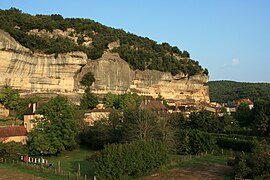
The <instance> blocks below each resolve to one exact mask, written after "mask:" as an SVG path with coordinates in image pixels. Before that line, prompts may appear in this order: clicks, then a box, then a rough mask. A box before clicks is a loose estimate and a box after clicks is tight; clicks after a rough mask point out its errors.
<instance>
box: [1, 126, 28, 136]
mask: <svg viewBox="0 0 270 180" xmlns="http://www.w3.org/2000/svg"><path fill="white" fill-rule="evenodd" d="M12 136H26V129H25V127H24V126H7V127H0V138H4V137H12Z"/></svg>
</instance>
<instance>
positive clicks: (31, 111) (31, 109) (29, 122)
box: [23, 102, 43, 132]
mask: <svg viewBox="0 0 270 180" xmlns="http://www.w3.org/2000/svg"><path fill="white" fill-rule="evenodd" d="M37 106H38V103H37V102H35V103H30V104H29V105H28V109H27V110H26V112H25V113H24V116H23V125H24V127H25V128H26V131H27V132H29V131H31V129H33V128H34V127H35V125H36V123H35V122H34V120H35V119H40V118H43V115H41V114H36V113H35V112H36V109H37Z"/></svg>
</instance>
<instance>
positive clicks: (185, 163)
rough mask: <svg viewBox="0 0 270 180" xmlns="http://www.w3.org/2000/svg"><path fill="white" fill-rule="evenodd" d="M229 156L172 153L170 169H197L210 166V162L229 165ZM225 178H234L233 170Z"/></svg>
mask: <svg viewBox="0 0 270 180" xmlns="http://www.w3.org/2000/svg"><path fill="white" fill-rule="evenodd" d="M227 160H228V156H227V155H212V154H208V155H204V156H191V158H190V156H189V155H187V156H183V155H182V156H181V155H172V156H170V161H171V162H173V163H172V164H171V165H169V166H168V167H167V168H168V169H175V168H177V169H187V168H192V169H197V168H200V167H203V166H208V165H210V164H220V165H225V166H226V165H227ZM224 179H227V180H229V179H234V175H233V172H231V173H230V174H225V177H224Z"/></svg>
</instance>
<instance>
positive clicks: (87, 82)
mask: <svg viewBox="0 0 270 180" xmlns="http://www.w3.org/2000/svg"><path fill="white" fill-rule="evenodd" d="M94 82H95V77H94V75H93V73H92V72H88V73H86V74H85V75H84V76H83V77H82V79H81V81H80V83H81V84H82V85H83V86H85V87H87V88H88V89H89V88H90V86H92V84H93V83H94Z"/></svg>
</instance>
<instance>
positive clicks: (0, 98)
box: [0, 85, 20, 110]
mask: <svg viewBox="0 0 270 180" xmlns="http://www.w3.org/2000/svg"><path fill="white" fill-rule="evenodd" d="M19 99H20V94H19V92H18V90H14V89H12V88H11V87H10V86H8V85H5V86H4V87H3V89H2V90H1V92H0V103H1V104H3V105H4V106H5V107H6V108H7V109H10V110H15V109H16V108H17V106H18V102H19Z"/></svg>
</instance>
